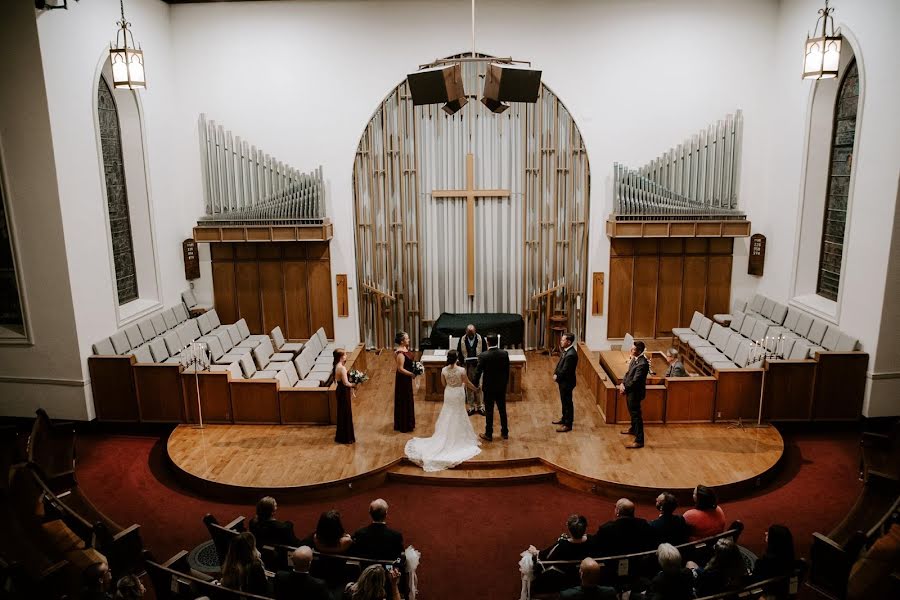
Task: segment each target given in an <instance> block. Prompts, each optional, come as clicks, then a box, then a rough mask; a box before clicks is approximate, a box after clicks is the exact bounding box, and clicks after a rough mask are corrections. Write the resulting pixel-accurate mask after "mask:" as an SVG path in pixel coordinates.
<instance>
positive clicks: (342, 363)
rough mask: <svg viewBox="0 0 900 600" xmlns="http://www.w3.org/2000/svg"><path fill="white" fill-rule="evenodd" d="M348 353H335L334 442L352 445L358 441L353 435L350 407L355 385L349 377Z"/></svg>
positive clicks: (338, 350) (339, 351) (341, 350)
mask: <svg viewBox="0 0 900 600" xmlns="http://www.w3.org/2000/svg"><path fill="white" fill-rule="evenodd" d="M346 362H347V351H346V350H344V349H343V348H338V349H336V350H335V351H334V368H333V370H332V377H334V383H335V384H336V385H337V432H336V433H335V435H334V441H335V442H337V443H338V444H352V443H354V442H355V441H356V437H355V436H354V435H353V407H352V406H351V405H350V395H351V391H350V390H351V388H355V387H356V384H355V383H350V380H349V379H348V377H347V366H346Z"/></svg>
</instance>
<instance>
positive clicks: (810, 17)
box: [759, 0, 900, 416]
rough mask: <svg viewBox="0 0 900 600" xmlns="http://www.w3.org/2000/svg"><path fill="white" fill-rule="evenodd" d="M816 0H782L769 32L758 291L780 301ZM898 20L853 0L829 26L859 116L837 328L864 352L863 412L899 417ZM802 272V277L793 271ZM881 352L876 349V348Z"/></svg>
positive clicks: (874, 0)
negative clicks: (858, 93)
mask: <svg viewBox="0 0 900 600" xmlns="http://www.w3.org/2000/svg"><path fill="white" fill-rule="evenodd" d="M819 8H821V3H820V2H818V0H791V1H789V2H783V3H782V4H781V6H780V10H779V14H778V29H777V33H776V36H775V39H774V48H775V52H776V56H777V57H785V58H784V59H779V60H777V61H774V62H773V65H772V68H773V76H774V81H773V82H772V89H773V91H774V92H775V93H773V94H772V96H771V113H772V119H773V120H772V130H771V131H772V135H771V138H770V143H769V146H768V148H767V152H768V154H769V161H768V163H767V165H766V170H767V173H768V178H769V185H768V190H767V191H768V198H767V202H768V205H769V209H768V211H767V212H766V213H765V217H764V221H762V222H761V223H759V225H761V226H762V229H763V231H764V233H766V234H767V235H768V236H769V242H770V243H769V247H768V249H767V254H768V258H767V263H766V274H765V277H764V279H763V281H762V282H761V285H760V291H762V292H763V293H766V294H769V295H771V296H773V297H775V298H783V299H786V298H788V297H789V295H790V293H791V289H792V282H793V277H794V269H793V263H794V261H793V260H791V259H790V258H789V257H792V256H793V255H794V252H795V240H796V238H797V235H798V234H799V230H798V225H799V216H800V214H799V211H800V210H801V206H800V197H801V196H800V182H801V177H802V176H803V165H804V162H805V159H806V148H805V144H806V135H807V132H806V128H807V118H808V113H807V111H808V107H809V100H810V94H811V90H812V85H813V84H812V83H810V82H806V81H802V80H801V78H800V68H801V66H800V65H801V58H800V56H801V51H802V47H803V46H802V44H803V42H804V40H805V36H806V32H807V31H808V30H809V29H810V27H812V25H813V23H814V21H815V17H816V11H817V10H818V9H819ZM898 19H900V3H898V2H894V1H891V0H858V1H856V2H852V3H850V2H845V3H842V4H841V5H840V6H838V7H837V9H836V12H835V24H836V25H839V26H841V27H842V29H843V33H844V34H845V35H847V36H849V37H850V38H851V41H853V42H854V43H855V46H856V47H855V53H856V56H857V61H858V63H859V65H860V73H861V79H862V82H863V85H864V90H863V93H864V98H863V100H862V104H861V110H862V112H861V115H860V117H859V119H858V121H857V129H856V137H857V140H856V155H855V156H854V169H855V182H854V188H853V190H852V191H851V194H852V199H851V201H852V208H851V212H850V216H849V221H848V224H847V230H846V233H845V242H844V253H845V255H846V257H845V263H844V269H843V273H842V276H841V288H842V290H841V307H840V314H839V317H838V319H836V320H837V325H838V327H840V329H842V330H843V331H846V332H848V333H850V334H851V335H853V336H856V337H858V338H859V339H860V342H861V344H862V347H863V350H865V351H866V352H868V353H869V354H870V361H869V368H868V382H867V393H866V401H865V405H864V407H863V413H864V414H866V415H867V416H880V415H888V414H894V415H896V414H900V400H898V398H900V394H898V393H897V392H898V388H900V384H898V378H900V350H898V348H897V342H896V340H897V337H898V336H897V330H896V326H895V325H896V321H893V323H894V326H893V327H891V325H890V323H891V321H890V320H883V319H884V317H885V316H887V315H888V314H889V313H891V312H893V313H896V310H897V309H896V303H897V298H898V294H900V283H898V281H897V277H896V273H897V268H896V266H894V271H893V272H894V276H893V278H892V281H891V286H890V287H888V286H887V274H888V266H889V263H893V262H895V261H897V260H900V257H898V256H897V255H896V253H891V252H890V248H891V240H892V235H893V230H894V222H895V210H896V205H897V177H898V160H900V120H898V119H897V114H896V111H897V106H900V78H898V77H897V74H898V73H900V53H898V52H897V48H896V44H895V37H896V36H895V34H894V29H893V24H894V23H896V22H897V21H898ZM801 277H802V274H801ZM883 351H884V355H883V356H882V352H883Z"/></svg>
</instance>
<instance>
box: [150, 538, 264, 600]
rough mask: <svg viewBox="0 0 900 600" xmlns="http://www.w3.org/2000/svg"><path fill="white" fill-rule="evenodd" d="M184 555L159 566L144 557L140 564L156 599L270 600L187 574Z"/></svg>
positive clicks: (184, 553)
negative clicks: (204, 597) (202, 597)
mask: <svg viewBox="0 0 900 600" xmlns="http://www.w3.org/2000/svg"><path fill="white" fill-rule="evenodd" d="M187 555H188V553H187V550H182V551H181V552H179V553H178V554H176V555H175V556H173V557H171V558H170V559H169V560H167V561H165V562H164V563H162V564H160V563H157V562H155V561H154V560H153V559H152V557H150V556H149V555H147V556H146V558H145V563H144V564H145V565H146V567H147V576H148V577H149V578H150V583H151V585H152V586H153V592H154V595H155V596H156V599H157V600H194V599H195V598H199V597H201V596H206V597H208V598H209V599H210V600H271V598H270V597H268V596H258V595H256V594H250V593H248V592H238V591H237V590H232V589H229V588H226V587H222V586H220V585H218V584H216V583H213V582H212V581H208V580H206V579H202V578H200V577H197V576H195V575H193V574H191V573H190V569H189V567H188V566H187Z"/></svg>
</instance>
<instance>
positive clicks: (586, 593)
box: [559, 558, 619, 600]
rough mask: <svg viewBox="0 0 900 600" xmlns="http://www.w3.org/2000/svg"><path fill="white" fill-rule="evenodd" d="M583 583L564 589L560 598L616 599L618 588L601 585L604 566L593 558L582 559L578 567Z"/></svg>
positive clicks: (570, 599)
mask: <svg viewBox="0 0 900 600" xmlns="http://www.w3.org/2000/svg"><path fill="white" fill-rule="evenodd" d="M578 573H579V575H580V576H581V585H579V586H576V587H573V588H569V589H567V590H563V591H561V592H560V593H559V598H560V600H616V599H617V598H618V597H619V595H618V594H616V588H612V587H609V586H605V585H600V583H601V581H602V580H603V566H602V565H601V564H600V563H598V562H597V561H596V560H594V559H593V558H586V559H584V560H583V561H581V567H580V568H579V569H578Z"/></svg>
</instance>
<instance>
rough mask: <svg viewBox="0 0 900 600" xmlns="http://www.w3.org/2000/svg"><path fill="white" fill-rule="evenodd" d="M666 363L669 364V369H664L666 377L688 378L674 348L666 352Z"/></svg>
mask: <svg viewBox="0 0 900 600" xmlns="http://www.w3.org/2000/svg"><path fill="white" fill-rule="evenodd" d="M666 362H667V363H669V368H668V369H666V377H688V372H687V371H686V370H685V368H684V363H682V362H681V357H680V356H679V355H678V350H676V349H675V348H669V349H668V350H666Z"/></svg>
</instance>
